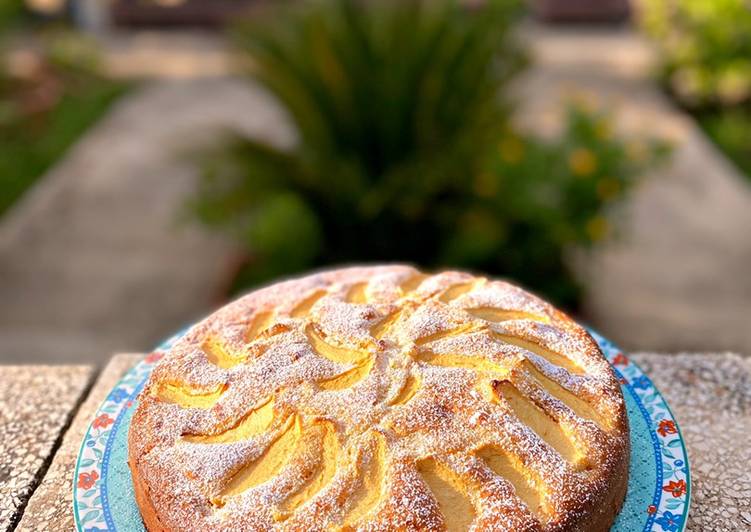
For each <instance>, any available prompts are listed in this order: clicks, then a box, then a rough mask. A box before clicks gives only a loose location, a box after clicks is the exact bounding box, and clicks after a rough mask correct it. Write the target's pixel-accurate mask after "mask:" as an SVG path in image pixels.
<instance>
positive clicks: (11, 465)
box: [0, 366, 94, 530]
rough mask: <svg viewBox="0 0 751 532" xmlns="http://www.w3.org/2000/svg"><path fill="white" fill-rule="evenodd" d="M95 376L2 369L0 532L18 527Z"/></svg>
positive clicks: (56, 369)
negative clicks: (61, 438)
mask: <svg viewBox="0 0 751 532" xmlns="http://www.w3.org/2000/svg"><path fill="white" fill-rule="evenodd" d="M93 375H94V371H93V369H92V368H91V367H89V366H3V367H0V457H1V458H0V530H12V529H13V527H14V525H15V524H16V523H17V522H18V519H19V518H20V514H21V512H23V509H24V506H25V505H26V502H27V501H28V499H29V496H30V495H31V493H32V492H33V491H34V489H35V488H36V486H37V484H38V483H39V482H40V481H41V479H42V475H43V474H44V471H45V468H46V466H47V464H48V460H49V458H50V457H51V455H52V453H53V451H54V449H55V447H56V445H57V443H58V438H59V436H60V434H61V433H62V431H63V430H64V429H65V427H66V425H67V424H68V422H69V421H70V417H71V416H72V413H73V412H75V410H76V407H77V406H78V403H79V401H81V400H82V399H83V395H84V393H85V391H86V390H87V388H88V386H89V383H90V381H91V379H92V377H93ZM38 530H40V529H38Z"/></svg>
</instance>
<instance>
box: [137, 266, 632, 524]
mask: <svg viewBox="0 0 751 532" xmlns="http://www.w3.org/2000/svg"><path fill="white" fill-rule="evenodd" d="M128 452H129V465H130V469H131V471H132V474H133V483H134V487H135V493H136V500H137V502H138V505H139V507H140V510H141V514H142V516H143V520H144V523H145V525H146V528H147V529H148V530H150V531H152V532H154V531H162V530H165V531H175V530H305V531H318V530H469V529H471V530H478V531H480V530H515V531H516V530H587V531H598V530H608V529H609V527H610V526H611V525H612V523H613V521H614V519H615V516H616V514H617V513H618V511H619V509H620V507H621V505H622V503H623V499H624V496H625V493H626V487H627V483H628V461H629V437H628V421H627V418H626V409H625V404H624V401H623V396H622V395H621V391H620V386H619V382H618V380H617V378H616V377H615V375H614V373H613V371H612V369H611V368H610V366H609V364H608V363H607V361H606V360H605V359H604V357H603V355H602V353H601V351H600V349H599V347H598V346H597V343H596V342H595V341H594V340H593V339H592V337H591V336H590V335H589V334H588V333H587V332H586V331H585V330H584V329H583V328H582V327H580V326H579V325H577V324H576V323H574V322H573V321H572V320H571V319H570V318H569V317H567V316H566V315H565V314H563V313H562V312H560V311H558V310H556V309H554V308H553V307H552V306H550V305H549V304H547V303H545V302H544V301H542V300H540V299H538V298H537V297H535V296H533V295H531V294H529V293H527V292H525V291H524V290H522V289H520V288H517V287H515V286H513V285H511V284H509V283H507V282H503V281H497V280H491V279H487V278H484V277H478V276H474V275H470V274H467V273H461V272H454V271H450V272H443V273H438V274H433V275H427V274H424V273H421V272H419V271H417V270H415V269H414V268H412V267H409V266H395V265H388V266H374V267H354V268H346V269H340V270H333V271H326V272H321V273H317V274H314V275H310V276H307V277H303V278H300V279H294V280H290V281H285V282H281V283H279V284H275V285H273V286H269V287H266V288H263V289H261V290H258V291H256V292H253V293H251V294H248V295H246V296H244V297H242V298H241V299H239V300H237V301H235V302H233V303H231V304H229V305H227V306H226V307H224V308H222V309H220V310H219V311H217V312H216V313H214V314H213V315H211V316H210V317H209V318H207V319H205V320H204V321H202V322H200V323H198V324H197V325H195V326H194V327H192V328H191V329H190V330H189V331H188V332H187V333H186V334H185V335H184V336H183V337H182V338H180V340H178V341H177V342H176V343H175V344H174V345H173V346H172V347H171V348H170V350H169V352H168V353H167V354H166V355H165V356H164V358H163V359H162V361H161V362H160V363H159V364H158V365H157V366H156V368H155V369H154V371H153V374H152V375H151V377H150V380H149V381H148V383H147V385H146V387H145V389H144V390H143V392H142V393H141V395H140V397H139V402H138V407H137V409H136V411H135V413H134V415H133V419H132V423H131V426H130V433H129V450H128Z"/></svg>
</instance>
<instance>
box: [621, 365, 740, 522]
mask: <svg viewBox="0 0 751 532" xmlns="http://www.w3.org/2000/svg"><path fill="white" fill-rule="evenodd" d="M632 358H633V359H634V360H635V361H636V362H637V363H638V364H639V365H640V366H641V368H642V369H643V370H644V372H645V373H646V374H647V375H648V376H649V377H650V378H651V379H652V381H653V382H654V383H655V385H656V386H657V388H658V389H659V390H660V392H661V393H662V394H663V395H664V396H665V398H666V400H667V402H668V404H669V405H670V409H671V410H672V411H673V414H674V415H675V418H676V419H677V420H678V425H679V426H680V428H681V432H682V434H683V437H684V439H685V441H686V446H687V450H688V457H689V464H690V467H691V475H692V479H691V480H692V482H691V487H692V489H693V492H692V494H691V508H690V509H689V516H688V530H690V531H697V532H700V531H705V530H716V531H727V532H730V531H735V530H751V469H750V468H749V464H751V445H749V438H751V362H750V361H749V359H744V358H741V357H739V356H738V355H735V354H729V353H728V354H716V355H700V354H680V355H654V354H636V355H633V356H632Z"/></svg>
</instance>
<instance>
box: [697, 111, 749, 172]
mask: <svg viewBox="0 0 751 532" xmlns="http://www.w3.org/2000/svg"><path fill="white" fill-rule="evenodd" d="M697 118H698V119H699V123H700V124H701V126H702V128H703V129H704V131H705V132H706V133H707V135H709V137H710V138H711V139H712V140H713V141H714V142H716V143H717V144H718V145H719V146H720V148H722V150H723V151H724V152H725V154H726V155H727V156H728V157H729V158H730V159H731V160H732V161H733V162H734V163H735V164H736V165H738V168H740V169H741V171H742V172H743V173H745V175H746V177H747V178H749V179H751V106H744V107H741V108H738V107H735V108H730V109H720V110H711V111H707V112H701V113H699V114H698V117H697Z"/></svg>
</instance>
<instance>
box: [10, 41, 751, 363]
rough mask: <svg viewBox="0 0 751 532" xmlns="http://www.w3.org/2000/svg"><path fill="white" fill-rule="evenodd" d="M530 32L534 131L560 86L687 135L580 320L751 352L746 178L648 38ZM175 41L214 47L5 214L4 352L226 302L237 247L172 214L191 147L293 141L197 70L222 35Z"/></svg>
mask: <svg viewBox="0 0 751 532" xmlns="http://www.w3.org/2000/svg"><path fill="white" fill-rule="evenodd" d="M525 30H526V34H527V36H528V37H529V40H530V43H531V45H532V47H533V49H534V52H535V55H536V56H537V66H536V67H535V68H533V69H532V70H531V71H530V72H529V73H528V74H527V75H525V77H524V78H523V79H522V80H520V86H519V90H520V95H521V98H520V100H521V105H520V108H519V113H518V115H519V117H520V118H522V119H524V123H525V124H526V125H527V126H528V127H531V128H533V129H535V130H536V131H540V132H543V133H551V132H553V131H555V129H556V127H557V124H558V114H559V111H560V109H561V106H560V105H559V104H560V101H561V99H562V97H563V95H566V94H571V93H572V92H573V93H576V92H581V91H582V90H584V91H586V92H587V93H588V94H590V95H592V96H593V98H594V99H595V100H597V101H598V102H599V104H600V105H602V106H606V107H608V108H612V109H613V110H614V111H615V112H616V114H617V118H618V120H617V127H618V129H620V130H623V131H625V132H627V133H634V132H637V133H638V132H645V131H646V132H649V133H650V134H658V135H664V136H666V137H668V138H671V139H673V140H674V142H675V144H676V151H675V153H674V156H673V160H672V161H671V164H670V165H669V166H668V167H666V168H664V169H662V170H660V171H659V172H658V173H657V175H654V176H650V177H649V179H647V180H645V182H644V183H643V184H642V185H641V186H640V187H639V188H638V190H636V192H635V194H634V195H633V197H632V199H631V201H630V202H629V204H628V209H627V210H628V212H627V218H626V223H625V227H624V230H623V235H622V238H620V239H619V240H617V241H614V242H611V243H608V244H606V245H604V246H602V247H600V248H599V249H597V250H596V251H595V252H594V253H592V254H591V255H589V256H583V255H582V256H579V257H578V260H577V264H578V271H579V272H580V273H581V275H582V277H583V278H584V279H585V281H586V284H587V285H588V286H589V287H590V291H589V293H588V295H587V298H586V301H585V311H586V317H587V319H588V320H589V321H590V322H591V323H592V324H593V325H594V326H595V327H596V328H598V329H599V330H601V331H602V332H603V333H605V334H606V335H608V336H609V337H611V338H612V339H613V340H615V341H617V342H619V343H620V344H622V346H623V347H624V348H627V349H650V350H664V351H678V350H684V349H706V350H714V351H716V350H721V349H728V350H736V351H739V352H741V353H744V354H746V355H751V327H750V326H749V325H751V321H750V320H751V317H749V313H750V312H751V274H749V264H751V237H749V235H748V233H749V231H750V230H751V187H749V185H748V183H745V182H743V180H742V178H741V176H739V175H737V173H736V171H735V170H734V169H733V168H732V167H731V166H729V164H728V163H727V162H726V160H725V159H724V158H723V157H722V156H721V155H720V154H719V153H718V152H717V150H716V149H715V148H714V147H713V146H712V145H711V144H709V143H708V141H707V140H706V139H705V137H704V136H703V135H702V134H701V132H700V131H699V130H698V129H697V128H696V126H695V125H694V124H693V122H692V121H691V120H690V119H689V118H688V117H687V116H686V115H685V114H683V113H681V112H678V111H677V110H676V108H675V107H674V106H673V105H672V104H671V103H670V102H669V101H668V100H667V99H666V98H665V97H664V96H663V95H662V94H661V93H660V92H659V91H658V90H657V89H656V88H655V87H654V85H653V84H652V83H651V82H650V81H649V75H648V72H649V67H650V60H651V54H650V51H649V48H648V47H647V46H645V44H644V43H643V42H642V41H640V40H639V39H638V38H636V37H635V36H634V35H633V34H632V33H629V32H627V31H617V30H613V29H612V28H611V29H608V30H606V31H605V32H598V31H584V30H583V29H581V28H579V29H577V30H576V31H562V30H555V31H551V30H543V29H540V28H536V27H530V28H525ZM153 39H156V40H155V41H154V42H156V43H157V44H158V46H160V47H161V46H162V44H159V43H161V42H162V39H161V38H159V37H153ZM171 39H172V40H173V41H175V39H177V40H176V41H175V42H174V43H173V45H172V46H173V47H174V48H175V49H176V50H180V49H181V47H182V46H188V47H189V48H190V47H191V46H192V47H193V48H191V49H192V50H193V51H195V50H204V52H202V53H201V54H197V57H198V59H197V60H195V61H194V62H192V63H190V64H187V63H185V64H183V66H182V67H180V68H177V69H174V68H173V69H167V74H166V75H167V77H169V78H175V77H177V78H187V79H183V80H182V81H164V80H162V81H159V82H153V83H152V84H150V85H147V86H145V87H144V88H143V89H141V90H139V91H137V92H136V93H134V94H132V95H130V96H128V97H127V98H126V99H125V100H124V101H122V102H121V103H120V104H119V105H118V106H117V107H116V108H115V109H114V110H113V111H112V113H111V114H110V115H109V116H107V117H106V118H105V120H103V121H102V122H101V123H100V124H98V125H97V126H96V127H95V128H94V129H93V130H92V131H91V132H89V133H88V134H87V135H86V136H85V137H84V138H83V139H82V141H81V142H79V144H78V145H77V146H76V147H75V148H74V149H73V150H72V151H71V152H70V154H69V155H68V156H67V157H66V158H65V160H63V161H62V162H61V163H60V164H59V165H58V166H57V167H56V168H55V169H53V171H52V172H50V173H49V175H47V176H45V178H44V179H43V180H40V182H39V183H40V184H39V186H38V187H36V188H35V189H34V190H32V191H31V192H30V193H29V194H27V195H26V197H25V198H24V199H23V200H22V201H21V202H19V203H18V204H17V205H16V208H15V209H14V210H13V211H11V212H10V213H8V215H7V216H6V217H5V218H4V219H3V220H2V223H0V302H1V303H0V362H11V361H19V362H34V361H66V362H72V361H102V360H104V359H106V358H107V357H108V356H109V355H110V354H111V353H112V352H115V351H118V350H144V349H148V348H149V347H150V346H151V345H153V343H154V342H156V341H157V340H159V339H160V338H162V337H164V336H165V335H166V334H169V333H170V332H171V331H174V330H175V329H177V328H179V327H180V326H181V325H183V324H184V323H186V322H189V321H190V320H192V319H194V318H196V317H199V316H202V315H204V314H205V313H206V312H208V311H209V310H210V309H211V308H212V307H214V306H215V305H217V304H218V303H219V302H220V300H221V295H222V293H223V290H224V286H225V285H224V283H226V281H227V280H228V278H229V277H231V271H232V265H233V258H234V256H235V250H234V248H233V247H232V245H231V244H230V243H228V242H226V241H223V240H222V239H221V238H219V237H217V236H216V235H213V234H207V233H206V232H205V231H203V230H201V229H200V228H198V227H196V226H194V225H186V224H181V223H179V222H178V214H179V211H180V209H181V207H182V205H183V203H184V199H185V197H186V196H187V195H188V194H189V193H190V191H191V190H192V187H193V184H194V182H195V178H196V169H195V166H194V165H193V164H192V162H191V161H190V160H189V159H188V158H187V157H186V156H185V154H186V153H188V152H189V151H190V148H195V147H196V146H198V145H202V144H205V143H207V142H210V141H211V140H212V138H213V137H215V136H216V134H217V132H218V131H220V130H221V128H224V127H228V128H233V129H239V130H242V131H245V132H247V133H248V134H259V135H268V136H271V137H272V138H275V139H278V140H280V141H285V140H288V139H289V135H288V131H286V129H285V127H284V121H283V118H282V117H281V116H280V115H279V114H278V112H276V111H275V108H274V106H273V104H272V103H271V102H270V100H269V99H268V98H267V97H265V96H264V94H263V93H261V92H260V91H259V90H258V89H256V88H253V87H252V86H250V85H247V84H246V83H245V82H242V81H238V80H233V79H216V78H213V79H212V78H207V79H203V80H198V79H195V78H196V76H199V77H200V76H213V75H215V74H217V73H218V72H221V71H222V68H223V67H221V65H222V64H226V65H229V64H231V61H230V60H229V59H227V60H226V62H225V60H224V59H222V58H221V46H219V45H216V44H215V43H213V42H212V41H211V40H210V39H209V40H206V38H205V37H201V38H199V39H198V40H196V41H195V42H194V44H190V43H191V42H192V41H190V38H189V37H185V36H178V37H176V38H171ZM185 39H187V42H188V44H187V45H186V44H185V43H183V44H180V42H177V41H181V40H185ZM202 39H203V40H202ZM124 42H125V41H117V42H114V44H111V46H110V47H111V49H112V50H113V52H112V54H113V55H112V57H113V58H112V59H111V64H110V68H111V69H112V70H113V71H117V70H118V69H119V71H120V72H121V73H122V74H123V75H131V74H139V73H140V74H149V75H150V74H155V73H158V70H159V69H158V68H156V71H153V70H154V68H155V65H156V66H158V63H159V62H158V61H157V62H154V61H151V62H148V63H147V64H146V68H145V71H141V72H139V70H138V68H140V67H139V65H141V66H143V63H142V62H141V61H140V60H138V57H140V56H148V55H149V53H148V50H149V47H150V46H153V44H150V41H149V40H148V39H146V40H145V41H144V40H142V41H139V44H138V46H132V47H129V46H128V45H126V44H122V43H124ZM129 50H130V51H129ZM134 50H135V51H134ZM188 56H191V54H187V55H185V56H184V57H188ZM180 57H183V56H180ZM165 61H166V59H165ZM190 78H194V79H192V80H191V79H190Z"/></svg>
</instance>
